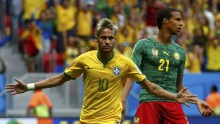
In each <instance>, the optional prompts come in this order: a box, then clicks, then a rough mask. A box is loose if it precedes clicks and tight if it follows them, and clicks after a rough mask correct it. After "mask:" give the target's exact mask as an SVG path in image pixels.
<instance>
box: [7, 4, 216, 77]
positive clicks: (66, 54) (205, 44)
mask: <svg viewBox="0 0 220 124" xmlns="http://www.w3.org/2000/svg"><path fill="white" fill-rule="evenodd" d="M6 2H7V6H6V8H7V16H6V26H7V27H6V31H7V35H10V36H11V41H10V42H11V44H13V45H14V46H16V47H17V49H18V52H20V53H21V54H22V55H23V58H24V60H25V62H26V63H27V69H28V71H29V72H61V71H62V70H63V69H64V68H65V67H66V66H67V65H69V64H70V63H71V61H72V59H74V58H75V57H76V56H78V55H80V54H81V53H84V52H86V51H88V50H93V49H96V43H95V42H94V30H95V25H96V23H97V22H98V21H99V20H100V19H101V18H104V17H106V18H110V19H111V20H112V21H113V22H114V23H115V24H117V25H118V26H119V32H118V35H117V38H118V43H117V48H116V50H118V51H119V52H121V53H122V54H124V55H125V56H127V57H130V56H131V52H132V49H133V46H134V44H135V43H136V42H137V41H138V40H140V39H142V38H146V37H148V36H149V35H154V34H156V33H157V31H158V29H157V26H156V21H155V17H156V14H157V12H158V11H159V10H160V9H161V8H164V7H175V8H177V9H179V10H181V11H182V12H183V19H184V27H183V29H182V32H181V34H180V35H178V36H173V40H174V41H175V42H176V43H178V44H179V45H181V46H182V47H183V48H185V50H186V53H187V57H186V67H185V68H186V69H185V71H186V72H191V73H200V72H206V71H208V72H220V55H219V53H220V0H7V1H6Z"/></svg>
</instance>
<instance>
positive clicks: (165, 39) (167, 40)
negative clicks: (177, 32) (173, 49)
mask: <svg viewBox="0 0 220 124" xmlns="http://www.w3.org/2000/svg"><path fill="white" fill-rule="evenodd" d="M155 38H156V40H157V41H158V42H159V43H162V44H171V35H170V34H169V33H167V32H163V31H159V32H158V34H157V35H156V36H155Z"/></svg>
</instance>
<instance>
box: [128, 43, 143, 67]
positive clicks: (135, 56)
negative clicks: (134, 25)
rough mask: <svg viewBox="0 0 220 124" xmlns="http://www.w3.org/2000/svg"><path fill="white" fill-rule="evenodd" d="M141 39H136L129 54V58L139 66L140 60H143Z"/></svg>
mask: <svg viewBox="0 0 220 124" xmlns="http://www.w3.org/2000/svg"><path fill="white" fill-rule="evenodd" d="M143 42H144V41H143V40H140V41H138V42H137V43H136V44H135V46H134V49H133V51H132V55H131V59H132V61H133V62H134V63H135V64H136V65H137V66H138V67H139V68H140V66H141V62H142V60H143V54H142V53H144V51H143Z"/></svg>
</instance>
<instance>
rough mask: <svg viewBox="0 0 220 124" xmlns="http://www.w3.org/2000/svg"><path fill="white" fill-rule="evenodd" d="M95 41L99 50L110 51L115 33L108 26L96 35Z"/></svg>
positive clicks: (113, 44)
mask: <svg viewBox="0 0 220 124" xmlns="http://www.w3.org/2000/svg"><path fill="white" fill-rule="evenodd" d="M96 41H97V42H98V48H99V51H100V52H105V53H106V52H112V50H113V48H114V46H115V42H116V39H115V33H114V31H112V30H110V29H108V28H104V29H102V30H101V32H100V34H99V36H97V37H96Z"/></svg>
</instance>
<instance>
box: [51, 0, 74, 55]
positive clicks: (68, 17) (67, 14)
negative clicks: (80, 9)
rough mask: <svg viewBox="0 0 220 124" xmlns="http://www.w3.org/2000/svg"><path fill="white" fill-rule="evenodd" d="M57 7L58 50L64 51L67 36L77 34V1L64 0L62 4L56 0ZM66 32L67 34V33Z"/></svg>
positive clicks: (59, 51)
mask: <svg viewBox="0 0 220 124" xmlns="http://www.w3.org/2000/svg"><path fill="white" fill-rule="evenodd" d="M54 6H55V8H56V21H57V32H58V34H57V52H58V53H64V51H65V47H66V45H65V44H66V43H65V42H64V39H65V36H66V37H69V36H75V35H76V31H75V26H76V13H77V8H76V5H75V3H71V2H70V1H69V0H62V1H61V4H60V3H59V2H58V0H54ZM65 34H66V35H65Z"/></svg>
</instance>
